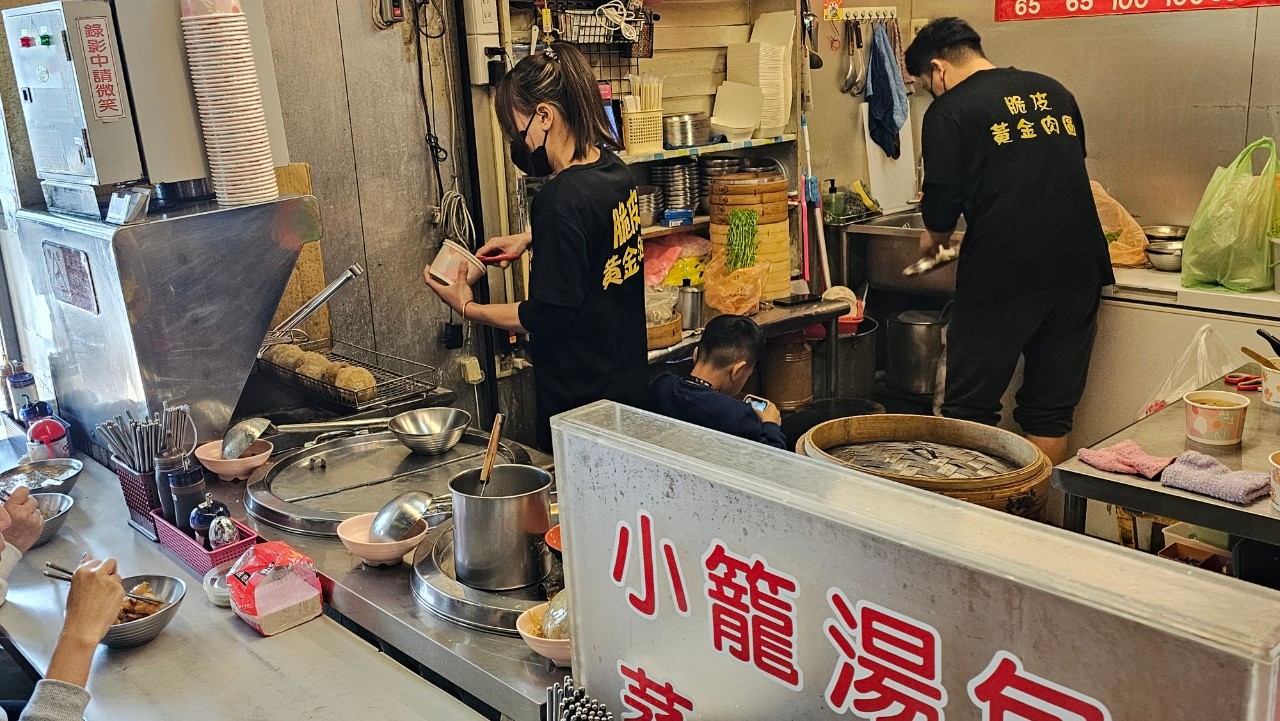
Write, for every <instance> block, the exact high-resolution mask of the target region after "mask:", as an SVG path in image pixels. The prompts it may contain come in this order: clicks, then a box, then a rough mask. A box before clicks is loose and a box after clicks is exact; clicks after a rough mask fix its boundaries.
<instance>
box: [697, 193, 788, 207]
mask: <svg viewBox="0 0 1280 721" xmlns="http://www.w3.org/2000/svg"><path fill="white" fill-rule="evenodd" d="M707 202H709V203H711V204H712V205H758V204H766V203H785V202H787V191H785V190H783V191H779V192H776V193H759V194H756V195H731V194H726V193H717V192H715V191H714V190H713V191H711V192H709V193H707Z"/></svg>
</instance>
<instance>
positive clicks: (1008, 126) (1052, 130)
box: [991, 93, 1076, 145]
mask: <svg viewBox="0 0 1280 721" xmlns="http://www.w3.org/2000/svg"><path fill="white" fill-rule="evenodd" d="M1028 100H1029V101H1030V102H1029V103H1028ZM1004 109H1005V110H1008V111H1009V115H1010V116H1012V118H1011V119H1010V120H1009V121H1008V122H1000V123H996V124H994V125H992V126H991V139H992V140H993V141H995V144H996V145H1011V144H1013V143H1015V142H1018V141H1022V140H1035V139H1036V138H1041V137H1046V136H1049V135H1060V134H1062V133H1066V134H1067V135H1070V136H1072V137H1076V121H1075V118H1073V117H1071V115H1069V114H1064V115H1055V114H1054V112H1053V106H1052V105H1050V103H1049V94H1048V93H1031V94H1030V95H1028V96H1027V97H1023V96H1021V95H1009V96H1006V97H1005V99H1004ZM1015 118H1016V121H1015V120H1014V119H1015Z"/></svg>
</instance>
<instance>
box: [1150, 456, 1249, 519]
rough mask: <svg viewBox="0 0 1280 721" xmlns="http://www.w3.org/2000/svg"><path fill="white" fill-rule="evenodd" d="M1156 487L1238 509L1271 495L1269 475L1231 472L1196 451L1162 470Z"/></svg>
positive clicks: (1181, 457)
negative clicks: (1239, 506) (1186, 493)
mask: <svg viewBox="0 0 1280 721" xmlns="http://www.w3.org/2000/svg"><path fill="white" fill-rule="evenodd" d="M1160 483H1161V485H1165V486H1168V487H1170V488H1177V489H1180V490H1183V491H1190V492H1192V493H1199V494H1200V495H1202V496H1210V497H1212V498H1217V499H1218V500H1221V501H1227V502H1228V503H1235V504H1238V505H1241V506H1247V505H1249V504H1251V503H1253V502H1254V501H1256V500H1258V499H1259V498H1265V497H1266V496H1267V494H1269V493H1270V492H1271V476H1270V475H1269V474H1266V473H1258V472H1255V471H1233V470H1231V469H1230V468H1227V467H1226V466H1224V465H1222V463H1220V462H1218V460H1217V459H1215V458H1211V457H1209V456H1206V455H1205V454H1203V453H1198V452H1196V451H1187V452H1186V453H1183V454H1182V455H1180V456H1178V460H1176V461H1174V462H1173V465H1172V466H1169V467H1168V468H1166V469H1164V474H1163V475H1161V476H1160Z"/></svg>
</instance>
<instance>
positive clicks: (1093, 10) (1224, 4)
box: [996, 0, 1280, 22]
mask: <svg viewBox="0 0 1280 721" xmlns="http://www.w3.org/2000/svg"><path fill="white" fill-rule="evenodd" d="M1268 6H1280V0H996V21H997V22H1004V21H1008V20H1048V19H1052V18H1084V17H1093V16H1095V15H1137V14H1141V13H1164V12H1177V11H1180V10H1230V9H1232V8H1258V7H1268Z"/></svg>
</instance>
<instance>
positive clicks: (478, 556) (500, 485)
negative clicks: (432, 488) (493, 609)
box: [449, 465, 551, 591]
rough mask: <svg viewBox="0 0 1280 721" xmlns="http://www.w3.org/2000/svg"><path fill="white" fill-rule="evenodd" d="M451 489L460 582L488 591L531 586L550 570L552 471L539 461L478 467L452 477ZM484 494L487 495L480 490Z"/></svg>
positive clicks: (544, 576)
mask: <svg viewBox="0 0 1280 721" xmlns="http://www.w3.org/2000/svg"><path fill="white" fill-rule="evenodd" d="M449 490H450V492H451V493H452V494H453V528H454V538H453V563H454V570H455V571H456V573H457V577H458V581H460V582H461V583H464V584H466V585H468V586H471V587H473V588H479V589H481V590H485V591H509V590H511V589H514V588H522V587H524V586H528V585H531V584H534V583H537V582H538V581H541V580H542V579H543V578H546V576H547V573H549V572H550V570H551V559H550V555H549V554H548V553H547V544H546V540H545V538H544V536H545V535H546V533H547V531H549V530H551V474H550V473H547V472H546V471H544V470H542V469H541V468H538V467H536V466H518V465H501V466H494V467H493V474H492V475H491V476H490V478H489V483H488V485H487V486H485V487H483V488H481V484H480V469H479V468H474V469H472V470H469V471H465V472H463V473H459V474H458V475H456V476H454V477H453V478H452V479H450V481H449ZM481 493H483V495H481Z"/></svg>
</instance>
